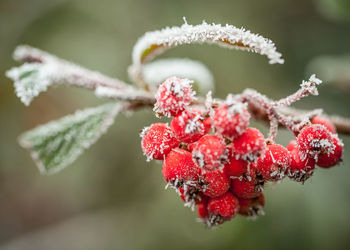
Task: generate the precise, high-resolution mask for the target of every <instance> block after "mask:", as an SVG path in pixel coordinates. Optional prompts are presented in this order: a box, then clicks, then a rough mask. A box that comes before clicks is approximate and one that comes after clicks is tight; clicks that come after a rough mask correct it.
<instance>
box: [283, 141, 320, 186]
mask: <svg viewBox="0 0 350 250" xmlns="http://www.w3.org/2000/svg"><path fill="white" fill-rule="evenodd" d="M287 149H288V151H289V155H290V159H291V162H290V165H289V167H288V169H287V173H288V177H289V178H291V179H293V180H295V181H298V182H303V183H304V182H305V181H306V180H307V179H309V178H310V177H311V176H312V175H313V173H314V169H315V160H314V159H312V158H306V159H305V160H303V161H302V160H301V159H300V152H299V150H298V148H297V143H296V141H295V140H293V141H291V142H290V143H289V144H288V146H287Z"/></svg>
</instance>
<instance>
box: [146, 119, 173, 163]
mask: <svg viewBox="0 0 350 250" xmlns="http://www.w3.org/2000/svg"><path fill="white" fill-rule="evenodd" d="M141 136H142V140H141V147H142V151H143V153H144V154H145V155H146V156H147V159H148V160H151V159H156V160H163V159H164V157H165V156H166V155H167V154H168V153H169V152H170V151H171V149H173V148H175V147H177V146H178V145H179V141H178V140H177V139H176V138H175V136H174V134H173V131H172V130H171V129H170V128H169V126H168V125H167V124H165V123H155V124H153V125H151V126H150V127H147V128H145V129H144V130H143V131H142V133H141Z"/></svg>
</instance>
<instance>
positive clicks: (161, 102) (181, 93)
mask: <svg viewBox="0 0 350 250" xmlns="http://www.w3.org/2000/svg"><path fill="white" fill-rule="evenodd" d="M191 83H192V81H190V80H188V79H181V78H177V77H169V78H168V79H166V80H165V81H164V82H163V83H162V84H161V85H160V86H159V88H158V91H157V93H156V101H157V102H156V105H155V107H154V111H155V112H158V113H160V114H162V115H165V116H167V117H170V116H174V115H177V114H178V113H180V112H181V111H183V110H184V109H185V107H187V106H188V105H190V103H191V101H192V99H193V96H194V94H195V92H194V91H192V86H191Z"/></svg>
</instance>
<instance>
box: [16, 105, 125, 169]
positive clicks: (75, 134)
mask: <svg viewBox="0 0 350 250" xmlns="http://www.w3.org/2000/svg"><path fill="white" fill-rule="evenodd" d="M120 109H121V105H120V104H115V103H108V104H104V105H101V106H98V107H94V108H87V109H84V110H80V111H77V112H76V113H74V114H72V115H68V116H66V117H63V118H61V119H59V120H56V121H52V122H49V123H47V124H44V125H41V126H39V127H37V128H34V129H32V130H30V131H28V132H25V133H24V134H22V135H21V136H20V137H19V143H20V145H21V146H22V147H24V148H26V149H28V150H29V151H30V153H31V156H32V158H33V159H34V161H35V163H36V164H37V166H38V168H39V170H40V171H41V173H42V174H54V173H56V172H58V171H60V170H61V169H63V168H64V167H66V166H68V165H69V164H70V163H72V162H73V161H74V160H75V159H77V157H78V156H79V155H81V154H82V153H83V151H84V150H85V149H87V148H89V147H90V146H91V145H92V144H93V143H94V142H95V141H96V140H97V139H98V138H99V137H100V136H101V135H102V134H103V133H104V132H106V130H107V129H108V127H109V126H110V125H112V124H113V122H114V118H115V116H116V115H117V114H118V112H119V111H120Z"/></svg>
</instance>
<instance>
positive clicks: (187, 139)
mask: <svg viewBox="0 0 350 250" xmlns="http://www.w3.org/2000/svg"><path fill="white" fill-rule="evenodd" d="M203 121H204V118H203V117H202V114H201V112H199V111H198V110H195V109H186V110H184V111H182V112H181V113H179V114H178V115H176V116H175V117H174V118H173V119H172V121H171V123H170V127H171V129H172V130H173V132H174V135H175V137H176V138H177V139H178V140H180V141H182V142H184V143H192V142H195V141H197V140H199V138H201V137H202V136H203V135H205V134H206V131H207V128H206V126H205V125H204V122H203Z"/></svg>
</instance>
